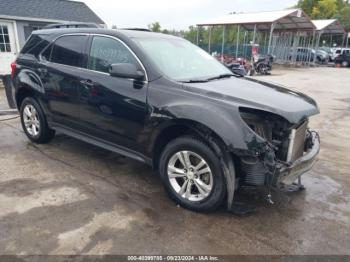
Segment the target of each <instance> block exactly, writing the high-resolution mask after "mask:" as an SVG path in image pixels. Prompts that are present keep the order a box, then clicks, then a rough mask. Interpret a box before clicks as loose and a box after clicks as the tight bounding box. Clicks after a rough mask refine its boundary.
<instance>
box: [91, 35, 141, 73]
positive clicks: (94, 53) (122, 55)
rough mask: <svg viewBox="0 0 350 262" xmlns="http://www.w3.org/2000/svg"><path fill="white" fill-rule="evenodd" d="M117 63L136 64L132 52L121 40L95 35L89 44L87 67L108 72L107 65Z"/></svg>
mask: <svg viewBox="0 0 350 262" xmlns="http://www.w3.org/2000/svg"><path fill="white" fill-rule="evenodd" d="M117 63H131V64H135V65H136V66H137V64H138V63H137V61H136V59H135V57H134V56H133V54H131V53H130V51H129V50H128V49H127V48H126V47H125V46H124V45H123V44H122V43H121V42H119V41H117V40H114V39H112V38H108V37H100V36H95V37H94V38H93V40H92V44H91V50H90V57H89V62H88V68H89V69H91V70H95V71H100V72H105V73H108V70H109V66H110V65H111V64H117Z"/></svg>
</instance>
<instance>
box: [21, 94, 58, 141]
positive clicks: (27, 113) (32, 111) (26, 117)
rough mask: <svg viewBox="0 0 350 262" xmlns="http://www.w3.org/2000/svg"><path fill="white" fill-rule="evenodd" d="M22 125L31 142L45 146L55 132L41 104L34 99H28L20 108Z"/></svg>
mask: <svg viewBox="0 0 350 262" xmlns="http://www.w3.org/2000/svg"><path fill="white" fill-rule="evenodd" d="M20 116H21V123H22V128H23V131H24V133H25V134H26V135H27V137H28V138H29V140H31V141H32V142H34V143H37V144H45V143H48V142H49V141H51V140H52V138H53V137H54V136H55V131H54V130H52V129H50V128H49V126H48V124H47V121H46V117H45V115H44V112H43V110H42V109H41V106H40V105H39V103H38V102H37V101H36V100H35V99H34V98H32V97H26V98H25V99H24V100H23V101H22V103H21V107H20Z"/></svg>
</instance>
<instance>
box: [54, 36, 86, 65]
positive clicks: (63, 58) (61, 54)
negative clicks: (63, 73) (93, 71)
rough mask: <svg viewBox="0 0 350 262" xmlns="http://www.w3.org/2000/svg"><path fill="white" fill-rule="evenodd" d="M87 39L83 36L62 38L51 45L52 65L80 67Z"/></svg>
mask: <svg viewBox="0 0 350 262" xmlns="http://www.w3.org/2000/svg"><path fill="white" fill-rule="evenodd" d="M87 39H88V37H87V36H83V35H72V36H62V37H60V38H59V39H57V40H56V42H55V43H54V45H53V48H52V53H51V59H50V61H51V62H53V63H58V64H63V65H69V66H76V67H82V66H83V59H84V54H83V51H84V47H85V44H86V41H87Z"/></svg>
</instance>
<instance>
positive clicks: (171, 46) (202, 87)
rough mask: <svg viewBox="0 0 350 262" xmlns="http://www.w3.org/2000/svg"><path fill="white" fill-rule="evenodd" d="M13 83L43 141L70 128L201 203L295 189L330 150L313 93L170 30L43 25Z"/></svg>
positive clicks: (30, 131)
mask: <svg viewBox="0 0 350 262" xmlns="http://www.w3.org/2000/svg"><path fill="white" fill-rule="evenodd" d="M12 79H13V82H14V86H15V88H16V104H17V107H18V109H19V112H20V116H21V123H22V128H23V130H24V133H25V134H26V136H27V137H28V139H29V140H31V141H32V142H33V143H48V142H49V141H50V140H51V139H52V138H53V137H54V135H55V132H60V133H64V134H66V135H69V136H72V137H74V138H77V139H81V140H82V141H85V142H88V143H91V144H94V145H96V146H99V147H102V148H105V149H108V150H111V151H114V152H117V153H118V154H121V155H124V156H127V157H130V158H133V159H135V160H137V161H141V162H144V163H146V164H149V165H151V166H152V167H153V168H154V169H155V170H158V173H159V175H160V179H161V180H162V182H163V184H164V186H165V188H166V190H167V192H168V193H169V195H170V197H171V198H172V199H174V200H175V202H176V203H177V204H179V205H181V206H183V207H186V208H189V209H192V210H195V211H203V212H204V211H206V212H207V211H212V210H214V209H216V208H218V207H219V206H220V205H221V204H222V202H223V201H224V199H226V203H227V206H228V208H229V209H231V208H232V203H233V199H234V193H235V190H237V189H239V188H241V187H243V186H246V185H248V186H250V187H252V188H255V189H256V190H258V189H259V188H261V187H264V188H265V189H267V190H266V192H270V190H272V188H273V189H274V190H282V189H283V188H284V187H285V186H289V185H293V183H294V182H295V181H296V180H298V179H300V177H301V176H302V175H303V174H304V173H305V172H307V171H308V170H310V169H311V168H312V166H313V164H314V162H315V159H316V156H317V154H318V153H319V149H320V141H319V136H318V134H317V132H315V131H312V130H310V129H309V127H308V123H309V118H310V117H311V116H313V115H316V114H318V113H319V109H318V106H317V104H316V102H315V101H314V100H313V99H312V98H310V97H308V96H306V95H304V94H302V93H299V92H295V91H292V90H289V89H286V88H283V87H281V86H277V85H274V84H269V83H264V82H262V81H261V80H254V79H248V78H244V77H236V76H235V75H234V74H233V73H232V72H231V71H230V70H229V69H228V68H226V67H225V66H224V65H223V64H221V63H220V62H218V61H217V60H216V59H215V58H214V57H212V56H211V55H209V54H208V53H207V52H205V51H204V50H202V49H201V48H199V47H197V46H195V45H193V44H191V43H190V42H188V41H186V40H184V39H182V38H178V37H175V36H171V35H165V34H158V33H151V32H144V31H135V30H105V29H96V28H89V29H49V30H41V31H36V32H35V33H34V34H33V35H32V36H31V37H30V39H29V40H28V42H27V43H26V45H25V46H24V48H23V49H22V51H21V53H20V54H19V56H18V58H17V60H16V61H15V63H14V64H13V65H12ZM129 179H132V176H130V177H129ZM266 196H267V197H270V193H268V194H267V195H266ZM145 201H146V199H145Z"/></svg>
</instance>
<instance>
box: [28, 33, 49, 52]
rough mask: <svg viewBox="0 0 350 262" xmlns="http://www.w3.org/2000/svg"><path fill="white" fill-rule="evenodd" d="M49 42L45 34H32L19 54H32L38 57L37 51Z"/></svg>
mask: <svg viewBox="0 0 350 262" xmlns="http://www.w3.org/2000/svg"><path fill="white" fill-rule="evenodd" d="M48 44H49V40H48V36H47V35H32V36H31V37H30V38H29V39H28V41H27V42H26V44H25V45H24V47H23V48H22V51H21V54H28V55H34V56H35V57H38V55H39V53H40V52H41V51H42V50H43V49H44V48H45V47H46V46H47V45H48Z"/></svg>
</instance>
